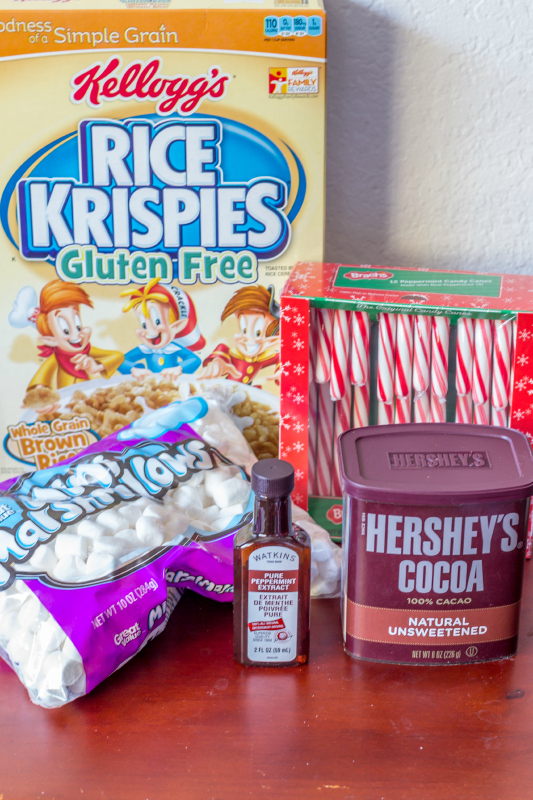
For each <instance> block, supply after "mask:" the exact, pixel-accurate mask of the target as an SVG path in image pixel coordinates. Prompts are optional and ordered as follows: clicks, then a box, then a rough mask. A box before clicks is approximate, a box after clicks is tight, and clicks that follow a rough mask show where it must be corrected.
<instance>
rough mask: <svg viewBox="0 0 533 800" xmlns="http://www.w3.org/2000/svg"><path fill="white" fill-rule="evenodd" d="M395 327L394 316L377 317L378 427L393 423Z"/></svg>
mask: <svg viewBox="0 0 533 800" xmlns="http://www.w3.org/2000/svg"><path fill="white" fill-rule="evenodd" d="M396 327H397V317H396V314H388V313H381V314H380V315H379V344H378V385H377V394H378V425H387V424H390V423H392V422H394V356H395V351H396Z"/></svg>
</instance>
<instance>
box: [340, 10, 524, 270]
mask: <svg viewBox="0 0 533 800" xmlns="http://www.w3.org/2000/svg"><path fill="white" fill-rule="evenodd" d="M326 8H327V11H328V15H329V19H328V24H329V83H328V92H329V96H328V131H327V134H328V161H327V169H328V193H327V204H328V208H327V229H326V230H327V244H326V255H327V258H328V259H329V260H343V261H348V262H352V263H357V262H359V263H361V262H362V263H375V264H390V265H393V264H395V265H398V266H425V267H433V268H446V269H471V270H488V271H505V272H510V271H516V272H529V273H533V170H532V166H533V164H532V162H533V4H532V3H531V0H326Z"/></svg>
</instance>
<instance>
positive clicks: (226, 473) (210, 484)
mask: <svg viewBox="0 0 533 800" xmlns="http://www.w3.org/2000/svg"><path fill="white" fill-rule="evenodd" d="M232 477H233V476H232V474H231V472H230V470H229V468H228V467H218V469H212V470H209V472H208V473H207V474H206V476H205V481H204V486H205V491H206V493H207V495H208V496H209V497H213V489H214V488H215V486H218V484H219V483H224V481H227V480H228V478H232Z"/></svg>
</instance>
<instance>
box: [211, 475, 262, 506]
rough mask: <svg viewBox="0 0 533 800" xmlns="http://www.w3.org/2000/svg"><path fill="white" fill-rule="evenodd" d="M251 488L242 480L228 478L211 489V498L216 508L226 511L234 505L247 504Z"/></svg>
mask: <svg viewBox="0 0 533 800" xmlns="http://www.w3.org/2000/svg"><path fill="white" fill-rule="evenodd" d="M251 491H252V487H251V486H250V484H249V483H248V482H247V481H244V480H243V479H242V478H237V477H235V478H229V480H226V481H223V482H222V483H219V484H218V485H217V486H214V487H213V490H212V497H213V500H214V501H215V503H216V504H217V506H220V508H222V509H226V508H227V507H228V506H234V505H235V504H236V503H245V504H246V503H248V498H249V497H250V492H251Z"/></svg>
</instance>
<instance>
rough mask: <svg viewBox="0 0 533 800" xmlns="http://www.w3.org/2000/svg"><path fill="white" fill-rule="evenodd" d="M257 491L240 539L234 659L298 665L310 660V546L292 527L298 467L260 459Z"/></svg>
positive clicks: (255, 470)
mask: <svg viewBox="0 0 533 800" xmlns="http://www.w3.org/2000/svg"><path fill="white" fill-rule="evenodd" d="M252 489H253V491H254V492H255V505H254V519H253V523H252V525H251V526H249V527H247V528H245V529H243V530H242V531H240V533H239V534H238V535H237V537H236V538H235V553H234V555H235V558H234V563H235V580H234V603H233V643H234V654H235V659H236V661H239V662H240V663H241V664H246V665H248V666H253V665H255V666H262V667H271V666H272V667H295V666H298V665H299V664H305V663H306V661H307V660H308V658H309V606H310V589H311V578H310V569H311V542H310V539H309V536H308V534H307V533H305V531H302V530H301V529H299V528H298V527H293V525H292V515H291V497H290V495H291V492H292V490H293V489H294V469H293V468H292V466H291V465H290V464H288V463H287V462H286V461H280V460H279V459H277V458H266V459H263V460H262V461H258V462H257V463H256V464H254V466H253V468H252Z"/></svg>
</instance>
